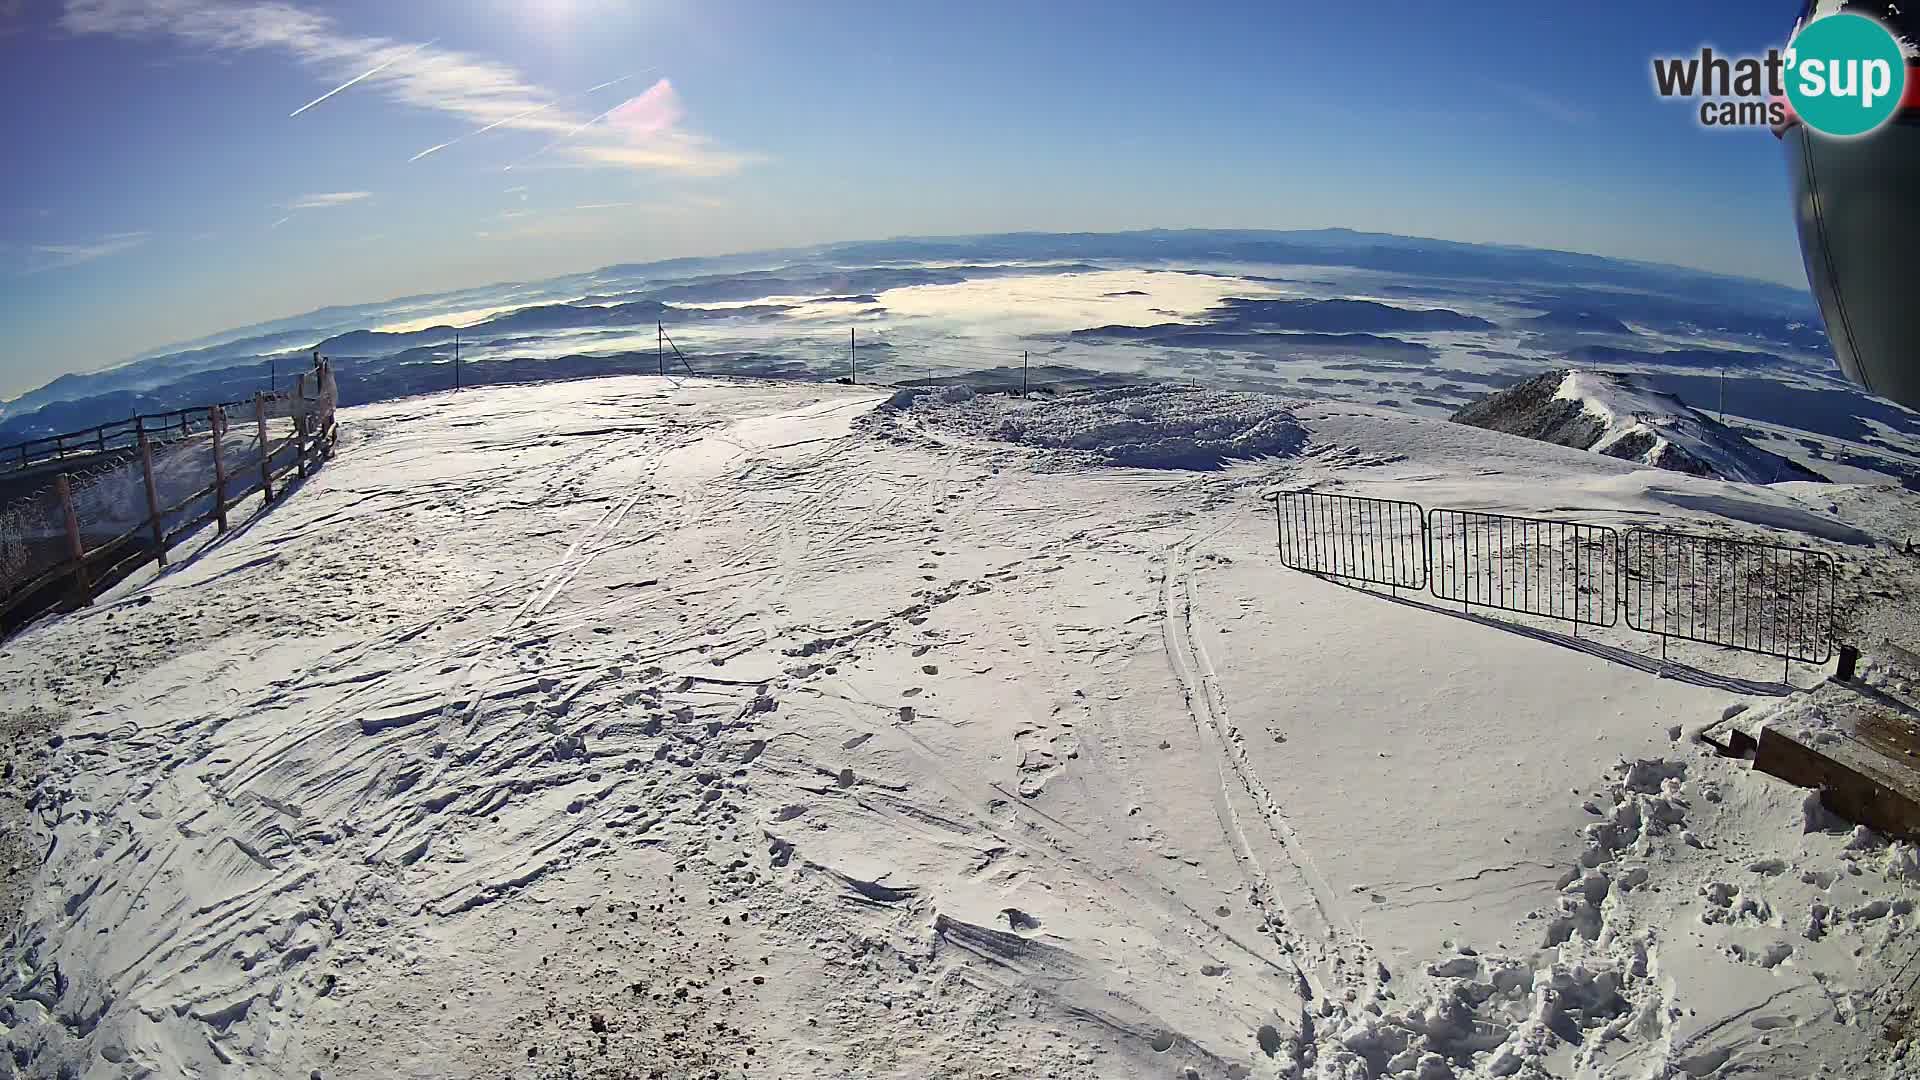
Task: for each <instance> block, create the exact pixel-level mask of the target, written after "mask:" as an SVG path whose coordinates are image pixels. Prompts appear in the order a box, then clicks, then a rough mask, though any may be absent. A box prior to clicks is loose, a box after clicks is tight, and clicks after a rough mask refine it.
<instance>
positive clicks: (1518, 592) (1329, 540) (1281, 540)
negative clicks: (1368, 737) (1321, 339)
mask: <svg viewBox="0 0 1920 1080" xmlns="http://www.w3.org/2000/svg"><path fill="white" fill-rule="evenodd" d="M1267 499H1268V501H1270V502H1272V503H1273V508H1274V515H1275V528H1276V530H1277V534H1278V545H1279V548H1280V561H1281V562H1282V563H1283V564H1285V565H1286V566H1287V567H1289V568H1290V569H1294V570H1302V571H1305V572H1307V573H1312V574H1320V575H1323V576H1326V577H1334V578H1344V579H1347V580H1352V581H1363V582H1368V583H1371V584H1376V585H1388V586H1393V587H1395V588H1405V589H1414V590H1422V589H1424V590H1426V591H1429V592H1431V593H1432V594H1433V595H1434V596H1435V597H1437V598H1439V599H1441V600H1448V601H1453V602H1456V603H1460V604H1464V605H1469V606H1479V607H1488V608H1495V609H1498V610H1501V611H1513V612H1519V613H1522V614H1527V615H1539V616H1543V617H1546V618H1553V619H1564V620H1566V621H1568V622H1571V623H1573V624H1574V625H1575V627H1576V629H1577V628H1578V627H1579V626H1583V625H1584V626H1595V627H1611V626H1615V625H1618V623H1619V622H1620V617H1621V613H1622V612H1624V613H1625V615H1626V623H1627V625H1628V626H1629V627H1630V628H1632V629H1634V630H1637V631H1640V632H1642V633H1648V634H1655V635H1658V636H1659V637H1660V639H1661V651H1662V653H1663V654H1664V652H1665V646H1666V641H1667V639H1668V638H1675V639H1679V640H1685V641H1695V642H1701V643H1703V644H1708V645H1719V646H1724V647H1726V648H1730V649H1739V650H1741V651H1744V652H1752V653H1759V654H1762V655H1766V656H1777V657H1780V658H1781V659H1782V660H1785V661H1787V662H1788V663H1792V662H1793V661H1796V660H1798V661H1801V662H1803V663H1809V664H1824V663H1826V662H1827V661H1829V660H1831V659H1832V658H1833V633H1834V627H1835V624H1836V616H1837V613H1838V606H1839V602H1838V592H1839V572H1838V566H1837V564H1836V563H1835V561H1834V559H1833V557H1832V556H1831V555H1828V554H1827V553H1825V552H1821V551H1814V550H1812V549H1809V548H1798V547H1791V546H1788V545H1784V544H1773V543H1766V542H1763V541H1752V540H1735V539H1728V538H1723V537H1710V536H1698V535H1694V534H1691V533H1682V532H1672V531H1668V530H1664V529H1649V528H1645V527H1641V526H1636V527H1635V528H1632V529H1629V530H1627V532H1626V534H1625V535H1624V537H1623V536H1622V534H1621V533H1620V532H1618V531H1617V530H1615V529H1612V528H1609V527H1607V526H1604V525H1584V524H1580V523H1578V522H1572V521H1558V520H1554V519H1552V518H1530V517H1516V516H1512V515H1506V514H1490V513H1484V512H1481V511H1474V510H1453V509H1447V508H1442V507H1436V508H1434V509H1432V510H1422V508H1421V507H1420V506H1419V504H1417V503H1411V502H1401V501H1397V500H1392V499H1371V498H1361V497H1357V496H1351V495H1332V494H1327V493H1325V492H1317V491H1295V492H1275V493H1273V494H1271V495H1269V496H1267Z"/></svg>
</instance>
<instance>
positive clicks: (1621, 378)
mask: <svg viewBox="0 0 1920 1080" xmlns="http://www.w3.org/2000/svg"><path fill="white" fill-rule="evenodd" d="M1453 419H1454V421H1455V422H1457V423H1463V424H1472V425H1474V426H1475V427H1484V428H1488V429H1490V430H1493V431H1504V432H1507V433H1509V434H1513V435H1524V436H1526V437H1528V438H1530V439H1540V440H1543V441H1545V442H1551V443H1558V444H1559V445H1561V446H1570V447H1573V448H1574V449H1578V450H1591V451H1593V452H1594V453H1596V454H1605V455H1606V456H1608V457H1613V458H1620V459H1621V460H1624V461H1635V462H1639V463H1640V464H1642V465H1650V466H1652V467H1654V468H1657V469H1669V470H1672V471H1674V472H1684V473H1691V474H1693V475H1695V476H1707V477H1715V478H1718V479H1721V480H1732V481H1737V482H1740V483H1747V484H1773V483H1779V482H1782V481H1789V480H1816V481H1818V480H1824V479H1825V478H1824V477H1822V476H1820V475H1819V474H1817V473H1814V472H1812V471H1811V470H1809V469H1807V468H1806V467H1804V466H1802V465H1800V464H1798V463H1797V462H1793V461H1789V460H1787V459H1786V458H1783V457H1781V456H1779V455H1778V454H1773V453H1769V452H1768V451H1765V450H1762V449H1760V448H1759V447H1757V446H1754V445H1753V444H1752V443H1750V442H1748V441H1747V440H1746V439H1745V438H1744V437H1742V436H1741V435H1740V434H1739V433H1737V432H1735V431H1734V430H1733V429H1731V428H1729V427H1727V426H1726V425H1724V424H1721V423H1719V422H1718V421H1716V420H1714V419H1712V418H1711V417H1708V416H1706V415H1704V414H1702V413H1700V412H1698V411H1697V410H1695V409H1692V408H1690V407H1688V406H1687V404H1686V403H1685V402H1683V401H1681V400H1680V399H1679V398H1677V397H1675V396H1673V395H1672V394H1667V393H1662V392H1660V391H1658V390H1653V389H1650V388H1648V387H1646V386H1644V385H1642V384H1641V383H1640V382H1638V381H1637V380H1636V379H1634V378H1633V376H1631V375H1626V374H1621V373H1618V372H1596V371H1578V370H1564V371H1553V372H1548V373H1546V374H1544V375H1540V376H1537V377H1535V378H1532V379H1528V380H1526V381H1524V382H1521V383H1519V384H1517V385H1515V386H1511V387H1509V388H1507V389H1505V390H1502V391H1499V392H1497V393H1493V394H1489V395H1488V396H1487V397H1484V398H1482V399H1481V400H1479V401H1477V402H1474V403H1473V404H1471V405H1469V406H1467V407H1466V408H1464V409H1462V410H1460V411H1459V412H1457V413H1455V414H1454V416H1453Z"/></svg>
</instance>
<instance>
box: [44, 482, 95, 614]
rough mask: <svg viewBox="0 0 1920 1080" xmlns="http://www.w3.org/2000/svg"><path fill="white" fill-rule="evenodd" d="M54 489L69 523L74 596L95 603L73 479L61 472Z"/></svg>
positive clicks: (61, 509)
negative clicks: (75, 510) (76, 508)
mask: <svg viewBox="0 0 1920 1080" xmlns="http://www.w3.org/2000/svg"><path fill="white" fill-rule="evenodd" d="M53 490H54V491H55V492H56V493H58V494H59V496H60V516H61V517H63V518H65V519H66V524H67V554H68V555H69V556H70V557H71V558H72V559H73V576H74V582H75V588H74V596H75V598H76V599H77V600H78V601H79V602H80V603H83V604H91V603H93V581H92V580H91V575H89V574H88V573H87V545H86V544H85V543H84V542H82V541H81V539H80V515H78V514H77V513H75V512H74V509H73V481H72V480H69V479H68V478H67V474H66V473H61V474H60V475H59V476H56V477H54V478H53Z"/></svg>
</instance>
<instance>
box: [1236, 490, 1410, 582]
mask: <svg viewBox="0 0 1920 1080" xmlns="http://www.w3.org/2000/svg"><path fill="white" fill-rule="evenodd" d="M1268 499H1269V500H1270V501H1272V503H1273V509H1274V516H1275V528H1276V530H1277V532H1278V534H1279V545H1280V561H1281V562H1282V563H1283V564H1285V565H1286V566H1288V567H1290V568H1292V569H1294V570H1304V571H1306V572H1308V573H1312V574H1324V575H1326V576H1327V577H1338V578H1348V579H1351V580H1354V581H1365V582H1370V583H1372V584H1375V585H1388V586H1393V587H1397V588H1403V589H1424V588H1426V587H1427V548H1426V538H1425V535H1424V533H1425V529H1426V511H1425V510H1423V509H1422V508H1421V507H1420V505H1419V504H1418V503H1410V502H1400V501H1398V500H1395V499H1366V498H1360V497H1357V496H1353V495H1329V494H1325V493H1323V492H1318V491H1289V492H1275V493H1274V494H1272V495H1269V496H1268Z"/></svg>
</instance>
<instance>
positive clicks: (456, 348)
mask: <svg viewBox="0 0 1920 1080" xmlns="http://www.w3.org/2000/svg"><path fill="white" fill-rule="evenodd" d="M453 389H454V392H455V393H459V391H460V333H459V331H457V330H456V331H454V335H453Z"/></svg>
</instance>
